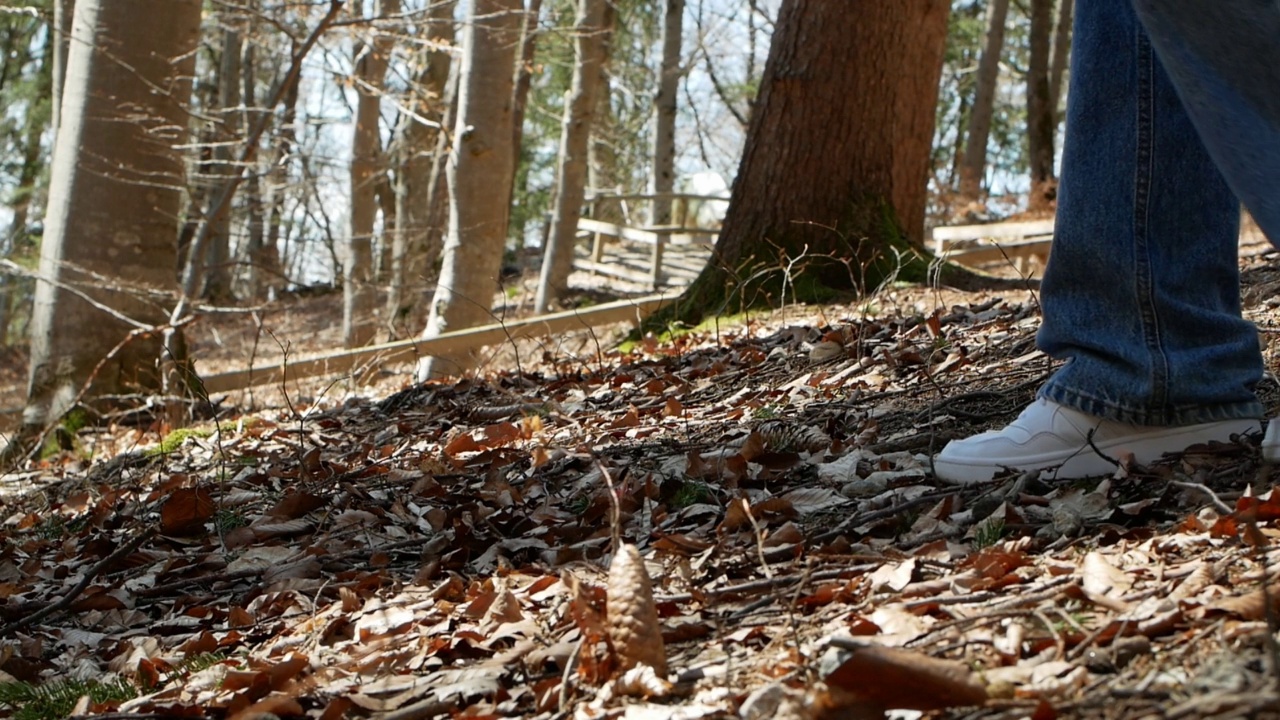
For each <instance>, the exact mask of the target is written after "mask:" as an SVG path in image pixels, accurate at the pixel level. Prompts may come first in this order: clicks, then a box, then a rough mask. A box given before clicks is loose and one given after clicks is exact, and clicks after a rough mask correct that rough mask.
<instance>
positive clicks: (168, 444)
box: [146, 428, 213, 458]
mask: <svg viewBox="0 0 1280 720" xmlns="http://www.w3.org/2000/svg"><path fill="white" fill-rule="evenodd" d="M211 435H213V428H178V429H177V430H174V431H173V432H171V433H169V434H168V435H165V436H164V439H163V440H161V441H160V444H159V445H156V446H155V447H153V448H151V449H150V450H147V452H146V455H147V457H149V458H153V457H159V456H160V455H168V454H169V453H172V452H174V451H176V450H177V449H178V448H180V447H182V443H184V442H186V441H187V438H193V437H196V438H207V437H209V436H211Z"/></svg>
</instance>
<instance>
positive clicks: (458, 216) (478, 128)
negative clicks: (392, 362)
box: [418, 0, 524, 380]
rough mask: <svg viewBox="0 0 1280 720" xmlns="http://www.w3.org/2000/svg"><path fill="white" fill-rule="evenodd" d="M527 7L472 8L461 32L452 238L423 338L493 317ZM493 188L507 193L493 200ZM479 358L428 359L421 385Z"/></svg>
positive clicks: (488, 1)
mask: <svg viewBox="0 0 1280 720" xmlns="http://www.w3.org/2000/svg"><path fill="white" fill-rule="evenodd" d="M523 18H524V3H523V2H521V0H472V2H471V6H470V8H469V11H468V14H467V21H466V22H465V24H464V25H463V33H462V47H463V60H462V70H461V75H460V77H461V79H460V81H459V93H458V119H457V124H456V125H455V129H454V143H455V144H454V147H453V151H452V154H451V157H450V163H449V211H450V212H449V234H448V237H447V239H446V240H445V246H444V265H443V268H442V269H441V272H440V281H439V283H437V285H436V294H435V297H434V298H433V299H432V302H431V317H430V319H429V320H428V322H427V328H426V331H425V335H426V336H427V337H430V336H434V335H439V334H441V333H444V332H448V331H451V330H462V329H464V328H469V327H475V326H477V325H481V324H483V323H485V322H486V321H488V320H490V318H491V317H492V308H493V298H494V295H495V293H496V292H497V290H498V288H499V287H500V286H499V284H498V273H499V271H500V270H501V269H502V251H503V247H504V246H505V243H506V235H507V224H508V216H509V215H510V210H511V208H510V204H509V203H508V202H507V198H508V194H507V192H506V188H507V187H508V186H510V184H511V178H512V175H513V174H514V172H515V158H514V156H513V155H512V152H511V150H512V148H511V142H512V127H511V102H512V94H513V93H512V91H513V89H514V82H513V80H514V78H513V74H514V70H515V51H516V48H517V47H518V46H519V41H520V21H521V19H523ZM494 188H501V190H499V191H498V192H494ZM476 360H477V356H476V355H475V354H474V353H473V352H466V353H461V354H459V355H455V356H450V357H430V358H426V359H424V360H423V361H422V362H421V363H420V364H419V367H418V376H419V378H420V379H424V380H425V379H427V378H433V377H440V376H442V375H445V374H456V373H459V372H462V371H465V370H468V369H470V368H472V367H474V366H475V363H476Z"/></svg>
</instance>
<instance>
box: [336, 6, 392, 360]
mask: <svg viewBox="0 0 1280 720" xmlns="http://www.w3.org/2000/svg"><path fill="white" fill-rule="evenodd" d="M399 12H400V0H378V2H377V4H376V5H375V6H374V16H375V17H383V16H385V15H395V14H398V13H399ZM369 31H370V33H371V34H372V35H373V37H374V39H373V40H372V41H371V42H368V43H365V44H363V45H361V46H358V47H357V49H356V56H357V58H358V59H357V61H356V81H357V83H356V91H357V92H358V93H359V101H358V102H357V104H356V117H355V123H354V126H355V127H354V130H353V133H352V138H351V212H350V227H349V230H348V232H347V248H346V253H344V255H345V257H344V258H343V266H342V276H343V278H342V342H343V344H344V345H346V346H347V347H359V346H362V345H367V344H369V342H370V341H372V340H373V336H374V331H375V329H376V323H375V318H374V288H373V285H372V279H373V225H374V221H375V220H376V219H377V214H378V196H377V184H378V181H379V175H380V170H381V169H382V139H381V136H380V135H379V133H378V120H379V118H380V116H381V113H380V108H381V104H382V85H383V82H384V81H385V79H386V75H387V61H388V55H389V54H390V52H391V47H392V37H393V36H392V35H391V34H390V33H384V32H380V31H379V30H378V29H377V28H376V27H371V28H370V30H369Z"/></svg>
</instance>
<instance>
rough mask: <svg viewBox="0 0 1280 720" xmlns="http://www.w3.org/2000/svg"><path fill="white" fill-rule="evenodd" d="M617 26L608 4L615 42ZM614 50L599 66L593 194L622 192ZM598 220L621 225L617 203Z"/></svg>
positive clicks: (608, 26)
mask: <svg viewBox="0 0 1280 720" xmlns="http://www.w3.org/2000/svg"><path fill="white" fill-rule="evenodd" d="M617 22H618V11H617V7H616V6H615V5H614V4H613V3H612V2H608V3H605V7H604V29H605V32H606V33H608V34H609V36H610V37H611V38H612V36H613V32H614V26H615V25H616V24H617ZM612 54H613V52H612V50H610V49H608V48H606V51H605V59H604V60H605V61H604V63H602V64H601V65H600V81H599V82H600V86H599V89H598V90H597V91H596V108H595V110H594V111H593V112H592V116H591V140H590V142H589V143H588V145H587V188H588V190H589V191H590V192H591V193H595V194H599V193H601V192H605V191H608V192H621V190H622V188H621V186H620V183H619V182H618V153H617V149H616V148H615V147H614V134H615V132H614V117H613V102H612V99H611V95H612V93H613V79H612V76H611V74H610V72H609V63H610V62H611V58H610V56H611V55H612ZM594 210H595V218H596V219H597V220H603V221H605V222H612V223H621V222H622V213H621V211H620V208H619V207H618V205H617V203H602V204H597V205H596V206H595V208H594Z"/></svg>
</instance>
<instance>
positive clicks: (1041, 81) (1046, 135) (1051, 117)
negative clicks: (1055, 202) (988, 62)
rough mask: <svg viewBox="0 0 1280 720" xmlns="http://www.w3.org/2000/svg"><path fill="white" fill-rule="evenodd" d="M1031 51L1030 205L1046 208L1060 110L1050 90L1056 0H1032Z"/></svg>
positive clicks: (1029, 121) (1028, 154) (1029, 114)
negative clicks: (1053, 102)
mask: <svg viewBox="0 0 1280 720" xmlns="http://www.w3.org/2000/svg"><path fill="white" fill-rule="evenodd" d="M1029 12H1030V17H1031V29H1030V40H1031V42H1030V48H1029V49H1030V55H1029V60H1028V63H1027V165H1028V169H1029V172H1030V180H1031V194H1030V196H1029V198H1028V200H1027V206H1028V208H1029V209H1043V208H1045V207H1047V206H1048V204H1049V202H1050V201H1051V200H1052V199H1053V195H1054V190H1053V185H1054V174H1053V157H1054V138H1055V136H1056V135H1057V128H1058V111H1057V108H1055V107H1054V106H1053V104H1052V96H1051V93H1050V92H1049V63H1050V57H1051V53H1050V47H1051V45H1050V39H1051V37H1052V35H1053V0H1030V10H1029Z"/></svg>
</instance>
